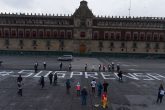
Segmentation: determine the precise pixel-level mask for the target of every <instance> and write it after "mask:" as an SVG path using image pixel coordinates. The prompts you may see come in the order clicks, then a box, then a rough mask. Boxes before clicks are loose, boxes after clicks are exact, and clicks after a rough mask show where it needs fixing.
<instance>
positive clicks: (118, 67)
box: [116, 64, 120, 72]
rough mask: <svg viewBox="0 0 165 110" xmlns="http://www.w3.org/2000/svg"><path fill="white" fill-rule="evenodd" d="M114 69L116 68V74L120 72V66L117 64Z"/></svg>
mask: <svg viewBox="0 0 165 110" xmlns="http://www.w3.org/2000/svg"><path fill="white" fill-rule="evenodd" d="M116 68H117V72H119V71H120V66H119V64H117V66H116Z"/></svg>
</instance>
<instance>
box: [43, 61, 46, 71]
mask: <svg viewBox="0 0 165 110" xmlns="http://www.w3.org/2000/svg"><path fill="white" fill-rule="evenodd" d="M43 66H44V70H46V62H45V61H44V62H43Z"/></svg>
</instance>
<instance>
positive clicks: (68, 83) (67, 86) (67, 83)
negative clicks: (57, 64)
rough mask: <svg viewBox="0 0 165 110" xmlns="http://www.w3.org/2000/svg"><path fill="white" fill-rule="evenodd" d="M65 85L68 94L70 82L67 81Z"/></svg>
mask: <svg viewBox="0 0 165 110" xmlns="http://www.w3.org/2000/svg"><path fill="white" fill-rule="evenodd" d="M65 84H66V93H67V94H70V88H71V85H70V80H69V79H67V80H66V83H65Z"/></svg>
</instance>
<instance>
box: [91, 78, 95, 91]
mask: <svg viewBox="0 0 165 110" xmlns="http://www.w3.org/2000/svg"><path fill="white" fill-rule="evenodd" d="M91 87H92V93H93V94H95V88H96V81H95V80H94V79H93V80H92V82H91Z"/></svg>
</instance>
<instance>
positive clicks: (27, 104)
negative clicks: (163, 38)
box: [0, 56, 165, 110]
mask: <svg viewBox="0 0 165 110" xmlns="http://www.w3.org/2000/svg"><path fill="white" fill-rule="evenodd" d="M0 61H3V63H2V65H1V66H0V110H102V109H103V108H102V107H101V106H99V107H95V106H94V105H95V104H99V105H100V101H101V99H100V98H99V97H97V93H96V94H95V95H94V94H92V92H91V85H90V82H91V81H92V80H93V79H96V81H97V82H99V81H100V82H101V83H103V82H104V81H105V80H106V81H107V82H108V83H109V87H108V108H107V110H164V108H165V99H163V103H162V104H157V103H156V99H157V93H158V87H159V85H160V84H161V83H163V85H164V87H165V60H164V59H142V58H141V59H139V58H111V57H99V58H95V57H74V60H73V61H72V62H68V61H63V62H62V63H63V68H62V70H61V71H60V70H59V64H60V63H61V62H60V61H57V57H55V56H0ZM44 61H46V63H47V69H46V70H44V69H43V62H44ZM36 62H38V64H39V70H38V72H37V73H34V64H35V63H36ZM111 62H114V63H115V64H119V65H120V67H121V70H123V71H124V72H125V74H124V75H123V82H119V81H118V76H117V72H108V70H107V68H106V71H105V72H103V71H98V65H99V64H101V65H106V66H107V65H108V64H110V63H111ZM70 63H71V64H72V71H69V70H68V65H69V64H70ZM85 64H88V69H87V71H84V66H85ZM93 65H94V68H95V69H94V71H93V72H92V71H91V70H92V66H93ZM50 72H53V73H57V74H58V77H59V78H58V85H57V86H53V85H50V84H49V80H48V74H49V73H50ZM18 74H22V76H23V82H24V85H23V96H22V97H21V96H18V95H17V91H18V88H17V82H16V79H17V76H18ZM41 75H43V76H44V77H45V81H46V84H45V88H44V89H41V87H40V85H39V82H38V81H39V78H40V76H41ZM68 78H69V79H71V91H70V94H69V95H68V94H66V88H65V82H66V79H68ZM77 82H80V84H81V86H82V87H83V86H86V87H87V90H88V99H87V105H86V106H82V105H81V99H80V97H77V96H76V90H75V85H76V83H77Z"/></svg>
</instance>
